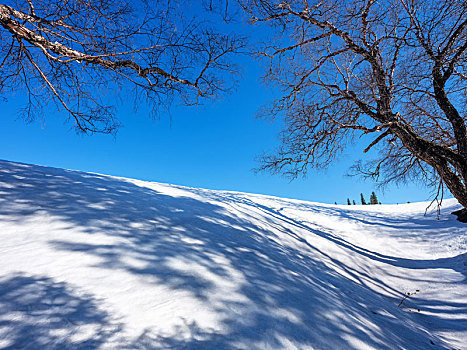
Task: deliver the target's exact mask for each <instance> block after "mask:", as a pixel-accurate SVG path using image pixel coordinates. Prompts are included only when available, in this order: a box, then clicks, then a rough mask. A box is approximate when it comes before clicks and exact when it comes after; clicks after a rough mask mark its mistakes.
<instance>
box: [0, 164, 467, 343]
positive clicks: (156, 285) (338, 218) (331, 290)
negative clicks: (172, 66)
mask: <svg viewBox="0 0 467 350" xmlns="http://www.w3.org/2000/svg"><path fill="white" fill-rule="evenodd" d="M316 186H319V184H316ZM427 204H428V203H415V204H405V205H382V206H336V205H326V204H319V203H310V202H304V201H298V200H289V199H281V198H274V197H268V196H261V195H253V194H245V193H237V192H223V191H210V190H202V189H194V188H186V187H180V186H173V185H166V184H160V183H154V182H143V181H137V180H130V179H124V178H116V177H111V176H104V175H98V174H91V173H83V172H77V171H69V170H61V169H54V168H48V167H41V166H36V165H25V164H18V163H12V162H6V161H0V235H1V236H0V238H1V241H0V242H1V243H0V348H13V349H15V348H21V349H23V348H26V349H68V348H73V349H75V348H76V349H83V348H85V349H93V348H104V349H170V348H173V349H367V348H375V349H440V348H442V349H444V348H448V349H450V348H463V349H467V280H466V276H467V253H466V252H467V226H466V225H465V224H461V223H458V222H457V221H455V217H454V216H453V215H450V214H449V212H451V211H452V210H454V209H455V208H457V207H458V205H457V204H456V202H455V201H454V200H445V201H444V202H443V209H442V211H441V216H440V217H439V220H437V217H436V213H429V214H428V215H427V216H424V215H423V213H424V211H425V208H426V206H427ZM406 293H411V295H410V296H408V298H406V299H405V300H403V299H404V295H405V296H407V295H406Z"/></svg>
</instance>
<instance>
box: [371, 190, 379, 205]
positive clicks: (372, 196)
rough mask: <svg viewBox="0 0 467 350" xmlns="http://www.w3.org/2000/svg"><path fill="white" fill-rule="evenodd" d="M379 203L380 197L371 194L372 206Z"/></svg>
mask: <svg viewBox="0 0 467 350" xmlns="http://www.w3.org/2000/svg"><path fill="white" fill-rule="evenodd" d="M378 203H379V201H378V197H376V193H374V192H371V196H370V204H378Z"/></svg>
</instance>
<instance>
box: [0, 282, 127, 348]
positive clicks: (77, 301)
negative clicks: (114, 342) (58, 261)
mask: <svg viewBox="0 0 467 350" xmlns="http://www.w3.org/2000/svg"><path fill="white" fill-rule="evenodd" d="M110 320H111V316H110V315H108V314H107V313H106V312H105V311H102V310H100V306H99V301H97V300H95V299H94V298H93V297H92V296H90V295H85V294H84V295H78V294H77V293H76V291H74V290H73V288H72V287H70V286H69V285H67V284H66V283H64V282H56V281H54V280H52V279H50V278H47V277H37V276H27V275H25V274H16V275H13V276H8V277H5V278H2V279H0V339H2V340H0V348H2V349H71V348H72V349H95V348H98V347H99V346H100V345H102V344H104V343H106V342H108V341H109V339H110V338H111V337H112V336H113V335H115V334H116V333H117V332H118V328H119V326H118V325H117V324H113V323H111V322H110Z"/></svg>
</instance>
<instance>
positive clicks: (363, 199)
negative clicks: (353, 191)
mask: <svg viewBox="0 0 467 350" xmlns="http://www.w3.org/2000/svg"><path fill="white" fill-rule="evenodd" d="M360 200H361V201H362V205H366V201H365V198H364V197H363V193H360Z"/></svg>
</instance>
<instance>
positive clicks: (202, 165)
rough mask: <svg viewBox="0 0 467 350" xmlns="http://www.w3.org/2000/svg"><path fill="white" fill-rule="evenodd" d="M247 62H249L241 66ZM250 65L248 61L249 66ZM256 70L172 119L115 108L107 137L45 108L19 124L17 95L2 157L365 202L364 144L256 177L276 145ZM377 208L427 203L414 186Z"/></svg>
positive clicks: (0, 133)
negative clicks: (290, 172)
mask: <svg viewBox="0 0 467 350" xmlns="http://www.w3.org/2000/svg"><path fill="white" fill-rule="evenodd" d="M246 61H248V59H246ZM248 62H249V61H248ZM260 75H261V69H260V68H259V67H258V66H257V64H256V63H253V62H249V63H247V64H245V71H244V78H243V79H242V80H241V82H240V85H239V88H238V90H237V91H236V92H235V93H233V94H231V95H230V96H228V97H226V98H225V99H223V100H220V101H214V102H209V101H208V102H207V103H206V104H205V105H204V106H197V107H180V106H178V107H177V106H175V107H174V108H172V111H171V116H169V115H164V114H163V115H161V116H160V118H159V119H156V120H153V119H151V117H150V116H149V112H148V110H147V109H146V108H145V107H144V106H142V107H141V108H139V111H138V112H135V111H134V110H133V106H132V105H131V104H128V105H126V104H123V105H121V104H119V103H117V110H118V113H117V115H118V117H119V119H120V120H121V122H122V124H123V127H122V128H121V129H120V131H119V132H118V134H117V136H116V137H115V138H114V137H112V136H109V135H99V134H95V135H92V136H86V135H77V134H76V133H75V131H74V130H73V129H72V127H71V124H70V123H66V122H65V119H66V117H64V114H61V113H58V112H57V111H56V110H55V108H53V107H51V108H49V109H47V110H45V111H44V118H43V120H42V121H36V122H33V123H32V124H26V123H25V122H24V121H23V120H21V119H19V118H18V113H17V112H18V109H19V108H20V107H21V105H22V104H21V100H22V97H21V96H17V97H15V98H9V100H8V101H7V102H2V103H1V115H2V123H3V124H2V128H1V129H0V158H1V159H6V160H11V161H19V162H25V163H33V164H41V165H48V166H54V167H60V168H68V169H76V170H83V171H92V172H98V173H104V174H110V175H117V176H124V177H131V178H137V179H143V180H152V181H158V182H166V183H172V184H178V185H186V186H192V187H202V188H209V189H222V190H234V191H242V192H252V193H261V194H270V195H275V196H281V197H288V198H297V199H305V200H311V201H317V202H324V203H334V202H338V203H339V204H345V203H346V199H347V197H349V198H351V199H355V201H356V202H357V203H358V202H359V198H360V192H363V193H364V194H365V196H366V198H367V200H368V198H369V195H370V193H371V191H373V190H375V184H374V183H373V182H371V181H364V180H361V179H358V178H349V177H346V176H345V174H346V173H347V170H348V168H349V166H350V165H352V163H353V161H355V160H357V159H359V157H360V155H362V154H363V153H362V150H363V149H364V148H365V147H366V144H360V145H355V146H354V147H352V148H349V149H347V151H346V152H345V153H344V154H343V155H342V156H341V157H340V159H339V161H337V162H336V163H335V164H334V165H333V166H332V167H331V168H329V169H328V170H327V171H313V170H312V171H310V172H309V174H308V176H307V178H306V179H297V180H294V181H293V182H290V181H289V180H288V179H285V178H283V177H281V176H278V175H270V174H268V173H260V174H255V173H254V172H253V171H252V169H253V168H255V167H256V166H257V165H258V164H257V163H256V162H255V157H257V156H258V155H260V154H261V153H262V152H263V151H268V150H272V149H274V147H276V146H277V145H278V141H279V140H278V137H277V133H278V132H279V130H280V127H281V124H280V121H276V122H274V123H272V122H270V121H264V120H260V119H257V118H256V117H255V115H256V112H257V111H258V108H259V107H260V106H261V105H263V104H264V103H265V102H266V101H268V99H269V98H270V97H271V95H272V94H273V92H272V91H271V90H270V88H268V87H267V86H265V85H262V84H260V82H259V78H260ZM377 195H378V197H379V199H380V200H381V201H382V202H383V203H405V202H407V201H411V202H413V201H423V200H428V199H429V198H430V192H429V191H428V190H427V189H426V188H423V187H420V186H417V185H410V186H402V187H394V186H393V187H389V188H387V189H386V190H385V192H384V193H382V192H380V191H377Z"/></svg>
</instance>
